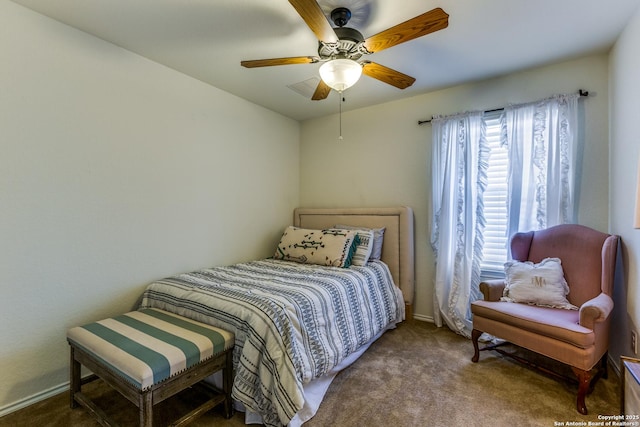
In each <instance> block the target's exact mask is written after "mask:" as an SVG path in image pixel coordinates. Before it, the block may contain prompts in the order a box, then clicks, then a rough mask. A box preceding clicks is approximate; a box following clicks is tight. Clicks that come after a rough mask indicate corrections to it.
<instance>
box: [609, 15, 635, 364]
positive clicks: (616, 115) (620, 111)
mask: <svg viewBox="0 0 640 427" xmlns="http://www.w3.org/2000/svg"><path fill="white" fill-rule="evenodd" d="M638 46H640V9H639V10H638V11H637V12H636V13H635V15H634V16H633V17H632V18H631V20H630V21H629V24H627V27H626V29H625V31H624V32H623V34H622V35H621V36H620V38H619V39H618V41H617V42H616V45H615V46H614V48H613V49H612V51H611V54H610V76H611V77H610V81H611V86H610V106H611V113H610V117H611V119H610V123H611V125H610V127H611V158H610V165H611V166H610V169H611V178H610V205H609V209H610V228H611V232H612V233H615V234H618V235H620V236H621V238H622V245H621V249H622V254H623V257H622V260H623V268H622V269H621V271H620V277H619V278H618V280H617V282H616V287H617V288H616V290H617V295H616V304H617V305H618V306H623V307H625V308H626V310H621V311H617V312H616V313H617V316H616V318H615V319H614V320H615V324H614V325H613V327H612V333H613V335H614V341H613V343H612V344H613V345H612V347H613V348H612V350H613V351H612V353H613V354H614V355H615V356H619V355H620V354H626V355H633V353H632V352H631V350H630V345H629V344H630V332H629V330H630V329H631V328H635V329H636V330H638V329H637V328H638V326H640V304H638V300H640V286H639V280H640V276H639V273H638V266H639V265H640V230H635V229H634V228H633V222H634V201H635V198H636V196H635V191H636V174H637V173H638V159H639V156H640V133H639V132H638V129H639V127H638V126H639V125H640V87H639V86H638V76H640V55H638ZM614 360H618V358H617V357H616V358H615V359H614Z"/></svg>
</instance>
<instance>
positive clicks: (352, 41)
mask: <svg viewBox="0 0 640 427" xmlns="http://www.w3.org/2000/svg"><path fill="white" fill-rule="evenodd" d="M334 31H335V33H336V35H337V36H338V42H337V43H324V42H320V44H319V47H318V55H319V56H320V58H321V59H333V58H337V57H339V58H349V59H353V60H354V61H355V60H357V59H359V58H360V57H361V56H362V54H363V53H364V52H362V51H361V49H360V46H362V43H363V42H364V37H363V36H362V33H360V31H358V30H355V29H353V28H349V27H338V28H334Z"/></svg>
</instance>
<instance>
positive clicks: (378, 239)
mask: <svg viewBox="0 0 640 427" xmlns="http://www.w3.org/2000/svg"><path fill="white" fill-rule="evenodd" d="M334 228H342V229H344V230H370V231H373V245H372V247H371V255H370V256H369V259H380V257H381V256H382V244H383V243H384V230H385V227H382V228H368V227H358V226H353V225H343V224H337V225H335V226H334Z"/></svg>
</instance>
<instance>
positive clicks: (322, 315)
mask: <svg viewBox="0 0 640 427" xmlns="http://www.w3.org/2000/svg"><path fill="white" fill-rule="evenodd" d="M141 307H142V308H159V309H162V310H166V311H169V312H173V313H176V314H179V315H181V316H185V317H188V318H192V319H195V320H198V321H201V322H204V323H208V324H211V325H213V326H217V327H219V328H222V329H226V330H228V331H230V332H233V333H234V334H235V339H236V341H235V349H234V367H235V379H234V385H233V393H232V394H233V398H234V399H236V400H238V401H240V402H242V403H243V404H244V405H245V406H246V407H247V408H248V409H250V410H252V411H254V412H256V413H258V414H260V415H261V416H262V419H263V422H264V423H265V425H268V426H281V425H286V424H288V423H289V421H290V420H291V419H292V418H293V416H294V415H295V414H296V412H298V411H299V410H300V409H301V408H302V407H303V405H304V393H303V384H305V383H307V382H309V381H311V380H313V379H314V378H317V377H319V376H321V375H324V374H326V373H328V372H329V371H330V370H331V369H332V368H333V367H335V366H336V365H337V364H338V363H340V362H341V361H342V360H343V359H344V358H346V357H347V356H349V355H350V354H351V353H353V352H354V351H355V350H357V349H358V348H359V347H361V346H362V345H363V344H366V343H367V342H369V341H370V340H371V339H373V338H374V337H375V336H376V335H377V334H379V333H380V332H381V331H383V330H384V329H386V328H388V327H389V325H393V324H395V323H397V322H399V321H401V320H402V318H403V316H404V301H403V299H402V293H401V292H400V290H399V289H398V288H397V287H396V286H395V285H394V284H393V281H392V279H391V274H390V273H389V269H388V268H387V266H386V265H385V264H384V263H382V262H379V261H373V262H370V263H368V265H367V266H366V267H351V268H346V269H345V268H337V267H320V266H315V265H306V264H298V263H293V262H288V261H278V260H271V259H269V260H261V261H252V262H248V263H243V264H236V265H232V266H226V267H216V268H212V269H206V270H200V271H196V272H192V273H186V274H181V275H178V276H175V277H171V278H167V279H164V280H160V281H158V282H155V283H152V284H151V285H149V286H148V287H147V289H146V290H145V292H144V294H143V298H142V302H141Z"/></svg>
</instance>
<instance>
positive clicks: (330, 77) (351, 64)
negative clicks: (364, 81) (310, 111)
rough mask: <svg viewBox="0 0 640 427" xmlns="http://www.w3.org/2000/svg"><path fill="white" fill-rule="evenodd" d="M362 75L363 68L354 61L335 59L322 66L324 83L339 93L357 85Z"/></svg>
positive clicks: (321, 72) (321, 73)
mask: <svg viewBox="0 0 640 427" xmlns="http://www.w3.org/2000/svg"><path fill="white" fill-rule="evenodd" d="M361 75H362V66H361V65H360V64H358V63H357V62H356V61H354V60H352V59H333V60H331V61H328V62H325V63H324V64H322V65H321V66H320V77H321V78H322V81H323V82H325V83H326V84H327V86H329V87H330V88H332V89H335V90H337V91H338V92H342V91H343V90H345V89H348V88H350V87H351V86H353V85H354V84H356V82H357V81H358V80H359V79H360V76H361Z"/></svg>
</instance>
